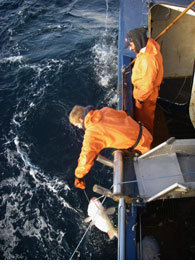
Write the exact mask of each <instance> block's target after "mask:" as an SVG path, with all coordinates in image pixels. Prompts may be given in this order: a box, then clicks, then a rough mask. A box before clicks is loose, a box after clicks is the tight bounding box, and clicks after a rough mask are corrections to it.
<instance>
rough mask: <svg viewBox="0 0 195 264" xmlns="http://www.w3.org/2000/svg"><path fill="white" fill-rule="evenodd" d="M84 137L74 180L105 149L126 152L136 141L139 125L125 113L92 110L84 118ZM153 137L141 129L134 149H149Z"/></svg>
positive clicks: (108, 109)
mask: <svg viewBox="0 0 195 264" xmlns="http://www.w3.org/2000/svg"><path fill="white" fill-rule="evenodd" d="M84 126H85V129H86V130H85V135H84V140H83V146H82V150H81V154H80V157H79V159H78V166H77V168H76V170H75V176H76V177H77V178H82V177H84V176H85V175H86V174H87V173H88V172H89V171H90V169H91V167H92V166H93V164H94V159H95V158H96V156H97V155H98V154H99V152H100V151H101V150H103V149H104V148H116V149H128V148H130V147H132V146H133V145H134V144H135V142H136V141H137V138H138V135H139V129H140V128H139V124H138V123H137V122H136V121H135V120H133V119H132V118H131V117H130V116H128V115H127V114H126V113H125V112H124V111H117V110H115V109H112V108H108V107H104V108H102V109H100V110H91V111H90V112H89V113H88V114H87V115H86V116H85V119H84ZM152 139H153V138H152V136H151V134H150V133H149V131H148V130H147V129H146V128H145V127H143V133H142V137H141V139H140V142H139V144H138V145H137V146H136V148H135V149H136V150H139V151H141V152H142V153H145V152H147V151H148V150H150V144H151V142H152Z"/></svg>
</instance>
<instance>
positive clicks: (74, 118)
mask: <svg viewBox="0 0 195 264" xmlns="http://www.w3.org/2000/svg"><path fill="white" fill-rule="evenodd" d="M84 111H85V107H83V106H80V105H75V106H74V107H73V109H72V111H71V112H70V114H69V121H70V123H71V124H72V125H74V126H76V127H78V128H82V124H83V114H84Z"/></svg>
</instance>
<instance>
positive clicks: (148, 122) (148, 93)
mask: <svg viewBox="0 0 195 264" xmlns="http://www.w3.org/2000/svg"><path fill="white" fill-rule="evenodd" d="M128 47H129V49H130V50H132V51H134V52H135V53H136V60H135V64H134V66H133V69H132V75H131V81H132V84H133V86H134V90H133V97H134V99H135V119H136V120H137V121H141V122H142V123H143V124H144V125H145V127H146V128H147V129H148V130H149V131H150V133H151V134H152V135H153V127H154V116H155V109H156V102H157V97H158V94H159V89H160V84H161V82H162V79H163V58H162V55H161V52H160V45H159V44H158V43H157V42H156V41H155V40H154V39H152V38H149V39H147V36H146V29H145V28H136V29H133V30H130V31H128V32H127V36H126V39H125V48H128Z"/></svg>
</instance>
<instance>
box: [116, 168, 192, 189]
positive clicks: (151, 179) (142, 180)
mask: <svg viewBox="0 0 195 264" xmlns="http://www.w3.org/2000/svg"><path fill="white" fill-rule="evenodd" d="M188 174H195V171H191V172H184V173H183V175H188ZM180 175H181V174H175V175H169V176H161V177H154V178H150V179H141V180H132V181H125V182H119V183H117V184H115V185H119V184H130V183H135V182H145V181H153V180H159V179H165V178H172V177H177V176H180ZM112 186H114V185H112Z"/></svg>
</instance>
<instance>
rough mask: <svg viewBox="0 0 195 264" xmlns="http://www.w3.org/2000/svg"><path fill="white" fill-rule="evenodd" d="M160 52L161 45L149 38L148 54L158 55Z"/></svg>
mask: <svg viewBox="0 0 195 264" xmlns="http://www.w3.org/2000/svg"><path fill="white" fill-rule="evenodd" d="M159 51H160V45H159V44H158V43H157V42H156V41H155V40H154V39H152V38H149V39H148V43H147V46H146V52H148V53H152V54H157V53H158V52H159Z"/></svg>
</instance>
